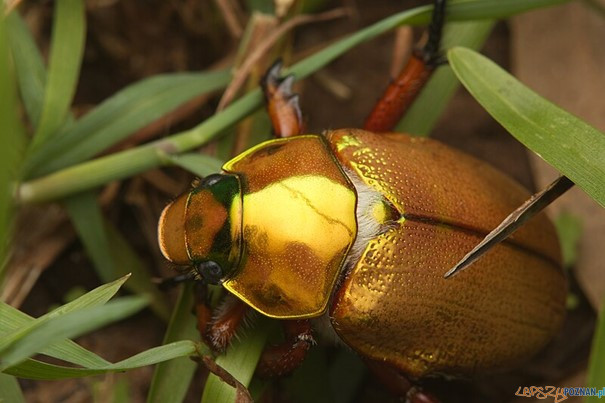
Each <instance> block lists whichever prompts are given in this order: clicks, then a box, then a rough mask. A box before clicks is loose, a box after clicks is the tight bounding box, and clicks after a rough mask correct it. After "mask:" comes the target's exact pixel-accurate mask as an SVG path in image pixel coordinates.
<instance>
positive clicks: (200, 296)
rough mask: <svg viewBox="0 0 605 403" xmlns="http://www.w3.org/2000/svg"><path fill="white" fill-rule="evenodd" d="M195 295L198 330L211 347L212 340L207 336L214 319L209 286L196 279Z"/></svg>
mask: <svg viewBox="0 0 605 403" xmlns="http://www.w3.org/2000/svg"><path fill="white" fill-rule="evenodd" d="M193 292H194V296H195V305H194V311H195V316H196V318H197V330H198V331H199V332H200V335H201V336H202V340H203V341H204V343H206V344H207V345H208V346H209V347H212V344H211V343H210V340H209V339H208V338H207V337H206V333H207V332H206V329H208V326H209V324H210V321H211V320H212V308H210V303H209V301H208V286H207V285H206V284H204V283H202V282H200V281H196V282H195V284H194V288H193Z"/></svg>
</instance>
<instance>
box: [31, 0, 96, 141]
mask: <svg viewBox="0 0 605 403" xmlns="http://www.w3.org/2000/svg"><path fill="white" fill-rule="evenodd" d="M55 4H56V6H55V7H56V9H55V18H54V20H53V33H52V41H51V50H50V58H49V64H48V76H47V81H46V88H45V90H44V104H43V107H42V114H41V115H40V124H39V125H38V127H37V129H36V134H35V136H34V139H33V146H34V147H36V146H39V145H41V144H42V143H44V142H45V141H46V140H47V139H48V138H49V137H50V136H52V135H54V134H56V132H57V130H58V129H59V128H60V127H61V125H62V124H63V122H64V121H65V119H66V118H67V116H68V114H69V107H70V105H71V101H72V99H73V96H74V94H75V92H76V84H77V81H78V75H79V72H80V65H81V62H82V54H83V51H84V38H85V36H86V34H85V15H84V2H83V1H82V0H59V1H57V2H56V3H55Z"/></svg>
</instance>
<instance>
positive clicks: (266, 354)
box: [256, 320, 315, 377]
mask: <svg viewBox="0 0 605 403" xmlns="http://www.w3.org/2000/svg"><path fill="white" fill-rule="evenodd" d="M282 326H283V328H284V333H285V340H284V341H283V342H282V343H280V344H276V345H274V346H269V347H266V348H265V350H264V351H263V353H262V355H261V357H260V361H259V363H258V366H257V367H256V372H257V373H258V374H259V375H260V376H262V377H278V376H282V375H286V374H288V373H290V372H292V371H294V370H295V369H296V368H298V366H300V364H301V363H302V362H303V360H304V358H305V356H306V354H307V351H308V350H309V348H310V347H311V345H313V344H314V343H315V340H314V339H313V334H312V330H311V324H310V322H309V321H308V320H284V321H282Z"/></svg>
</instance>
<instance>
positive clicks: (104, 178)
mask: <svg viewBox="0 0 605 403" xmlns="http://www.w3.org/2000/svg"><path fill="white" fill-rule="evenodd" d="M483 3H484V2H483V1H472V2H464V3H454V4H452V5H451V6H450V7H449V8H448V10H449V11H448V12H449V13H450V15H451V16H452V18H454V19H456V20H465V19H467V17H473V18H477V17H476V16H477V15H480V17H481V18H496V17H497V16H498V15H501V14H502V10H503V8H502V4H501V3H506V4H505V6H506V10H505V11H506V12H507V13H510V14H514V13H515V12H522V11H526V10H527V9H531V8H536V7H544V6H545V5H554V4H559V3H561V0H539V1H535V2H524V1H518V0H509V1H507V2H497V1H489V2H487V3H489V4H490V7H491V9H492V10H494V13H490V12H489V10H490V8H489V7H486V6H485V5H484V4H483ZM528 3H530V4H528ZM430 10H431V7H419V8H415V9H413V10H409V11H404V12H402V13H399V14H395V15H393V16H391V17H388V18H386V19H384V20H382V21H379V22H377V23H375V24H373V25H371V26H369V27H367V28H364V29H362V30H360V31H359V32H357V33H355V34H353V35H350V36H349V37H347V38H345V39H342V40H340V41H338V42H336V43H334V44H332V45H330V46H328V47H327V48H325V49H323V50H321V51H319V52H317V53H316V54H314V55H312V56H310V57H308V58H307V59H305V60H303V61H301V62H299V63H297V64H296V65H294V66H292V68H291V69H289V70H288V72H290V73H294V74H295V76H296V77H297V78H298V79H301V78H304V77H306V76H307V75H309V74H311V73H313V72H315V71H317V70H318V69H320V68H322V67H323V66H325V65H326V64H328V63H329V62H331V61H333V60H334V59H336V58H337V57H339V56H340V55H342V54H343V53H345V52H346V51H348V50H349V49H351V48H353V47H354V46H356V45H359V44H361V43H363V42H366V41H368V40H370V39H372V38H374V37H376V36H378V35H380V34H382V33H384V32H387V31H388V30H390V29H393V28H395V27H397V26H399V25H402V24H412V23H415V24H420V23H426V22H427V21H428V18H429V15H430ZM463 11H464V12H466V13H467V14H468V15H466V14H464V12H463ZM479 11H480V12H479ZM495 11H497V12H499V14H498V15H495V14H497V13H495ZM261 102H262V96H261V93H260V90H258V89H257V90H254V91H252V92H250V93H248V94H246V95H244V96H243V97H241V98H240V99H239V100H237V101H236V102H234V103H232V104H231V105H230V106H229V107H227V108H225V109H224V110H223V111H222V112H221V113H218V114H216V115H214V116H212V117H211V118H209V119H207V120H206V121H204V122H203V123H201V124H200V125H198V126H196V127H194V128H193V129H191V130H187V131H185V132H182V133H178V134H175V135H173V136H170V137H168V138H165V139H162V140H160V141H156V142H154V143H150V144H147V145H144V146H140V147H137V148H135V149H131V150H127V151H123V152H119V153H116V154H113V155H109V156H106V157H101V158H98V159H96V160H93V161H89V162H85V163H82V164H80V165H77V166H74V167H69V168H66V169H63V170H61V171H58V172H55V173H53V174H50V175H47V176H45V177H42V178H39V179H35V180H32V181H30V182H27V183H24V184H22V185H21V186H20V188H19V190H18V199H19V200H20V201H21V202H25V203H31V202H41V201H48V200H54V199H57V198H61V197H65V195H67V194H71V193H76V192H80V191H82V190H85V189H90V188H92V187H95V186H99V185H101V184H104V183H107V182H109V181H112V180H116V179H122V178H126V177H129V176H131V175H134V174H136V173H139V172H142V171H145V170H147V169H151V168H154V167H157V166H158V165H161V164H162V163H165V162H166V159H165V158H163V156H165V155H166V154H167V153H169V154H179V153H182V152H184V151H188V150H191V149H193V148H195V147H199V146H200V145H202V144H204V143H206V142H207V141H209V140H211V139H212V138H214V137H215V136H217V135H218V134H219V133H220V132H222V131H223V130H224V129H226V128H228V127H230V126H231V125H233V124H235V123H236V122H237V121H239V120H240V119H242V118H244V117H245V116H247V115H249V114H250V113H251V112H253V111H254V110H256V109H257V108H258V107H259V106H260V105H261Z"/></svg>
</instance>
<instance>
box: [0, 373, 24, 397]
mask: <svg viewBox="0 0 605 403" xmlns="http://www.w3.org/2000/svg"><path fill="white" fill-rule="evenodd" d="M0 403H25V397H23V392H21V387H19V382H17V379H16V378H15V377H14V376H12V375H6V374H0Z"/></svg>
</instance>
